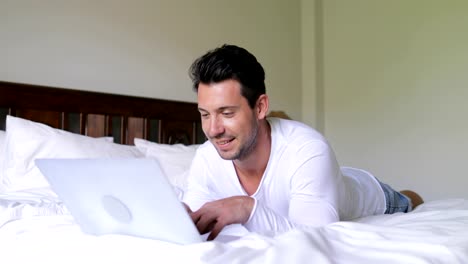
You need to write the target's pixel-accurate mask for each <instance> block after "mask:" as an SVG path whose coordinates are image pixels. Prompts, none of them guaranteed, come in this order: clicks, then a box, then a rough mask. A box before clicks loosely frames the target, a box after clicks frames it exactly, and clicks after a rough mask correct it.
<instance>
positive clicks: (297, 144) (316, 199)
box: [184, 118, 385, 233]
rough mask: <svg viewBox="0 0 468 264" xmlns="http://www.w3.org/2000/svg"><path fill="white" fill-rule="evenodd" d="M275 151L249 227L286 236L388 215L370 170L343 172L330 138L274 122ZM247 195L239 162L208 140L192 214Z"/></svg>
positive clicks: (192, 180)
mask: <svg viewBox="0 0 468 264" xmlns="http://www.w3.org/2000/svg"><path fill="white" fill-rule="evenodd" d="M268 121H269V123H270V126H271V139H272V146H271V153H270V158H269V161H268V165H267V167H266V169H265V172H264V174H263V177H262V179H261V182H260V184H259V186H258V189H257V191H256V192H255V193H254V194H253V195H251V197H252V198H254V199H255V205H254V209H253V210H252V213H251V215H250V218H249V220H248V221H247V223H246V224H245V227H246V228H247V229H249V230H250V231H254V232H260V233H264V232H271V231H276V232H278V231H279V232H282V231H287V230H290V229H292V228H295V227H299V228H309V227H317V226H323V225H326V224H328V223H332V222H336V221H339V220H350V219H354V218H357V217H362V216H367V215H374V214H382V213H383V212H384V211H385V197H384V193H383V191H382V188H381V187H380V184H379V183H378V182H377V180H376V179H375V178H374V177H373V176H372V175H370V174H369V173H368V172H366V171H363V170H358V169H354V168H349V167H347V168H342V169H340V167H339V165H338V162H337V160H336V158H335V154H334V153H333V150H332V149H331V147H330V146H329V144H328V143H327V141H326V139H325V138H324V137H323V136H322V135H321V134H320V133H318V132H317V131H315V130H314V129H312V128H310V127H308V126H307V125H305V124H302V123H300V122H296V121H292V120H285V119H279V118H269V119H268ZM237 195H247V193H246V192H245V190H244V189H243V188H242V186H241V184H240V182H239V179H238V177H237V174H236V172H235V168H234V164H233V162H232V161H231V160H224V159H222V158H221V157H220V156H219V154H218V152H217V151H216V149H215V147H214V146H213V145H212V144H211V143H210V142H206V143H204V144H203V145H202V146H200V147H199V148H198V150H197V153H196V155H195V157H194V159H193V161H192V165H191V169H190V176H189V179H188V188H187V190H186V192H185V194H184V202H185V203H186V204H188V205H189V206H190V208H191V209H192V210H197V209H198V208H200V207H201V206H202V205H203V204H204V203H206V202H209V201H213V200H218V199H222V198H227V197H231V196H237Z"/></svg>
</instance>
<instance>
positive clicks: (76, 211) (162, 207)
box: [35, 159, 207, 244]
mask: <svg viewBox="0 0 468 264" xmlns="http://www.w3.org/2000/svg"><path fill="white" fill-rule="evenodd" d="M35 163H36V165H37V167H38V168H39V170H40V171H41V173H42V174H43V175H44V177H45V178H46V179H47V180H48V181H49V183H50V185H51V187H52V189H53V190H54V191H55V193H56V194H57V195H58V197H59V198H60V199H61V200H62V201H63V203H64V204H65V206H66V207H67V209H68V211H69V212H70V213H71V215H72V216H73V217H74V219H75V221H76V222H77V223H78V224H79V226H80V227H81V229H82V231H83V232H85V233H87V234H92V235H104V234H121V235H131V236H137V237H143V238H150V239H157V240H162V241H167V242H171V243H177V244H191V243H199V242H202V241H204V240H206V237H207V235H204V236H201V235H200V234H199V233H198V230H197V229H196V227H195V225H194V223H193V222H192V220H191V218H190V216H189V214H188V213H187V211H186V209H185V207H184V206H183V205H182V203H181V202H180V201H179V199H178V197H177V195H176V193H175V192H174V190H173V188H172V186H171V185H170V183H169V182H168V180H167V179H166V177H165V176H164V174H163V171H162V169H161V167H160V165H159V164H158V162H157V161H156V160H154V159H37V160H36V161H35Z"/></svg>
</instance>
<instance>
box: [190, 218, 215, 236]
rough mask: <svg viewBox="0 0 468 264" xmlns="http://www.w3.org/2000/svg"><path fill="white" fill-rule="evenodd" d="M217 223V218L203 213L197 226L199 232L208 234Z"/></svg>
mask: <svg viewBox="0 0 468 264" xmlns="http://www.w3.org/2000/svg"><path fill="white" fill-rule="evenodd" d="M215 224H216V219H215V218H211V217H207V216H206V215H203V216H202V217H200V219H199V220H198V222H196V223H195V225H196V226H197V229H198V232H200V234H206V233H208V232H210V231H211V229H213V227H214V225H215Z"/></svg>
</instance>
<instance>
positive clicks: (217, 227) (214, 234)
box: [207, 222, 225, 241]
mask: <svg viewBox="0 0 468 264" xmlns="http://www.w3.org/2000/svg"><path fill="white" fill-rule="evenodd" d="M224 226H225V225H224V224H222V223H221V222H216V224H215V225H214V227H213V229H212V230H211V233H210V235H209V236H208V238H207V240H208V241H211V240H213V239H215V238H216V237H217V236H218V235H219V233H221V230H223V228H224Z"/></svg>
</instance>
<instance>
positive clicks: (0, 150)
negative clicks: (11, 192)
mask: <svg viewBox="0 0 468 264" xmlns="http://www.w3.org/2000/svg"><path fill="white" fill-rule="evenodd" d="M5 137H6V133H5V131H3V130H0V193H1V192H2V189H3V188H2V187H3V186H2V179H3V160H4V159H5V154H4V153H5V150H4V148H5Z"/></svg>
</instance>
